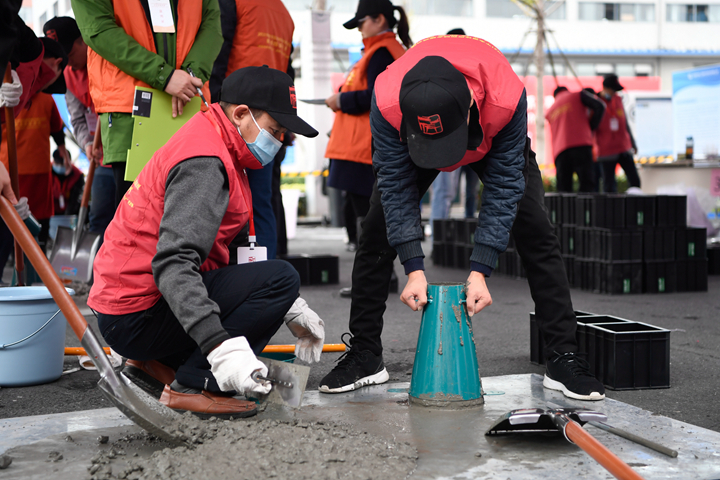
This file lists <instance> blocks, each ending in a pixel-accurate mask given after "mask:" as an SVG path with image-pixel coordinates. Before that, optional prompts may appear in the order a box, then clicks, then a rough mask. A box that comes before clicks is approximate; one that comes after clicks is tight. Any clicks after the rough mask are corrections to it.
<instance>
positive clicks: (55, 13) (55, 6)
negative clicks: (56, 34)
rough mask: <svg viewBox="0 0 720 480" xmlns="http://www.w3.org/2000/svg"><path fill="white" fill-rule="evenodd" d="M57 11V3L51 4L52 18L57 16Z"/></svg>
mask: <svg viewBox="0 0 720 480" xmlns="http://www.w3.org/2000/svg"><path fill="white" fill-rule="evenodd" d="M58 9H59V6H58V2H55V3H53V9H52V10H53V18H55V17H57V16H58Z"/></svg>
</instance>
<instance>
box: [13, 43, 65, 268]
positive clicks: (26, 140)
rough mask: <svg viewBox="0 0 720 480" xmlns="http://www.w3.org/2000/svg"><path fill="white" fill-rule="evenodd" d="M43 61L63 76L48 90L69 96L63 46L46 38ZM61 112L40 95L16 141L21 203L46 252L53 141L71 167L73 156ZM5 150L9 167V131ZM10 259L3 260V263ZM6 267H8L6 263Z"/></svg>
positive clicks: (23, 115) (18, 123) (20, 122)
mask: <svg viewBox="0 0 720 480" xmlns="http://www.w3.org/2000/svg"><path fill="white" fill-rule="evenodd" d="M40 40H41V41H42V43H43V47H44V48H43V52H44V53H43V55H44V59H43V61H44V62H45V63H47V64H49V65H51V66H52V68H56V69H58V72H59V75H58V76H57V78H56V80H55V82H53V83H52V84H51V85H49V86H48V87H46V88H45V91H47V92H50V93H65V83H64V78H63V77H62V70H63V69H64V68H65V66H66V64H67V57H66V56H65V53H64V52H63V50H62V48H61V47H60V45H59V44H58V43H57V42H55V41H54V40H52V39H50V38H47V37H42V38H41V39H40ZM63 127H64V125H63V121H62V118H60V112H59V111H58V109H57V106H56V105H55V100H53V98H52V95H50V94H49V93H44V92H38V93H36V94H35V96H33V97H32V98H31V99H30V100H29V101H28V103H27V105H26V106H25V108H24V109H22V110H21V111H20V112H19V113H17V112H16V114H15V141H16V147H17V158H18V181H19V185H20V197H21V198H20V201H21V202H23V198H26V200H25V201H27V204H28V206H29V208H30V212H31V213H32V215H33V216H34V217H35V219H36V220H37V221H38V222H39V223H40V225H41V227H42V228H41V230H40V233H39V235H38V243H39V244H40V247H41V248H42V249H43V250H44V249H45V245H46V242H47V239H48V235H49V229H50V217H52V216H53V214H54V205H53V191H52V180H53V179H52V161H51V158H50V152H51V149H50V138H51V137H52V139H53V140H54V141H55V144H56V145H57V148H58V150H59V152H60V155H61V157H62V158H63V161H64V162H66V163H67V164H70V163H71V160H70V154H69V153H68V151H67V149H66V148H65V134H64V132H63ZM2 137H3V140H2V146H0V161H2V163H4V164H5V166H6V167H7V166H8V151H7V144H6V138H7V129H6V127H5V125H3V128H2ZM3 260H5V261H7V259H6V258H5V259H2V258H0V262H2V261H3ZM3 265H4V263H3Z"/></svg>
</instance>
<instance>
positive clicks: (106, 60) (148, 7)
mask: <svg viewBox="0 0 720 480" xmlns="http://www.w3.org/2000/svg"><path fill="white" fill-rule="evenodd" d="M163 5H167V6H169V7H170V9H171V10H172V11H171V12H162V11H159V12H158V11H153V10H152V8H153V7H154V8H160V9H162V6H163ZM72 9H73V13H74V14H75V19H76V20H77V25H78V27H79V28H80V32H81V33H82V38H83V40H84V41H85V43H86V44H87V45H88V46H89V47H90V50H89V51H88V53H87V55H88V63H87V70H88V81H89V88H90V95H91V97H92V100H93V102H94V103H95V109H96V111H97V113H98V114H99V115H100V133H101V136H102V146H103V163H104V164H105V165H111V166H112V170H113V176H114V180H115V205H116V206H117V205H119V204H120V201H121V200H122V197H123V195H124V194H125V192H126V191H127V190H128V188H129V187H130V185H132V183H131V182H128V181H125V163H126V161H127V151H128V149H129V148H130V144H131V142H132V132H133V122H134V120H133V117H132V108H133V99H134V97H135V95H134V92H135V87H136V86H142V87H148V86H149V87H152V88H154V89H156V90H160V91H164V92H166V93H168V94H169V95H171V96H172V109H173V112H172V116H173V117H175V116H177V115H178V114H182V110H183V107H184V106H185V104H186V103H187V102H189V101H190V100H192V98H193V97H195V96H196V95H197V89H198V88H201V87H203V84H204V82H205V81H207V80H208V79H209V78H210V70H211V69H212V62H213V60H214V59H215V57H216V56H217V54H218V52H219V51H220V46H221V44H222V35H221V33H220V10H219V8H218V4H217V0H187V1H181V2H167V3H163V2H160V6H159V7H158V3H157V2H147V1H141V0H124V1H122V2H113V1H112V0H72ZM162 13H170V14H171V17H172V19H173V23H172V25H153V22H152V20H151V18H152V16H153V15H158V16H160V15H161V14H162ZM188 68H191V69H192V70H193V71H194V73H195V75H196V76H197V78H193V77H192V76H191V75H190V74H189V73H188V72H187V70H188ZM209 95H210V93H209V91H208V90H207V89H206V91H205V97H206V98H207V99H208V101H210V98H209Z"/></svg>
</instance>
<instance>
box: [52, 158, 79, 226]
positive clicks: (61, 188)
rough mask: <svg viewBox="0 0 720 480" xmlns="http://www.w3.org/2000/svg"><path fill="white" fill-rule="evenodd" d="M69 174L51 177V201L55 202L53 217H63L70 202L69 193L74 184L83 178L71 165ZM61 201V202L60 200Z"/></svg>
mask: <svg viewBox="0 0 720 480" xmlns="http://www.w3.org/2000/svg"><path fill="white" fill-rule="evenodd" d="M71 168H72V170H71V173H70V175H68V176H65V177H62V178H61V177H59V176H58V175H53V176H52V190H53V201H54V202H55V215H63V214H64V213H65V210H67V207H68V202H69V201H70V192H72V189H73V187H75V184H76V183H77V182H78V181H79V180H80V179H81V178H83V173H82V172H81V171H80V169H79V168H77V167H76V166H75V165H71ZM61 199H62V200H61Z"/></svg>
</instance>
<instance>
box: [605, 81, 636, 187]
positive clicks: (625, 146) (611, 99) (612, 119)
mask: <svg viewBox="0 0 720 480" xmlns="http://www.w3.org/2000/svg"><path fill="white" fill-rule="evenodd" d="M621 90H623V86H622V85H620V81H619V80H618V77H617V75H615V74H610V75H606V76H605V78H604V79H603V89H602V90H601V91H600V94H599V95H598V96H599V97H600V99H601V100H602V101H603V102H604V103H605V105H606V108H605V115H603V118H602V121H601V122H600V126H598V128H597V130H595V140H596V141H597V146H598V163H600V165H602V169H603V190H604V191H605V193H611V192H617V182H616V181H615V169H616V167H617V165H618V164H620V167H622V169H623V171H624V172H625V176H626V177H627V179H628V183H629V184H630V187H637V188H640V176H639V175H638V172H637V168H636V167H635V159H634V157H633V155H634V154H635V153H636V152H637V146H636V145H635V139H634V138H633V136H632V132H631V131H630V125H628V122H627V116H626V115H625V108H624V107H623V103H622V98H620V95H618V94H617V92H619V91H621Z"/></svg>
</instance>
